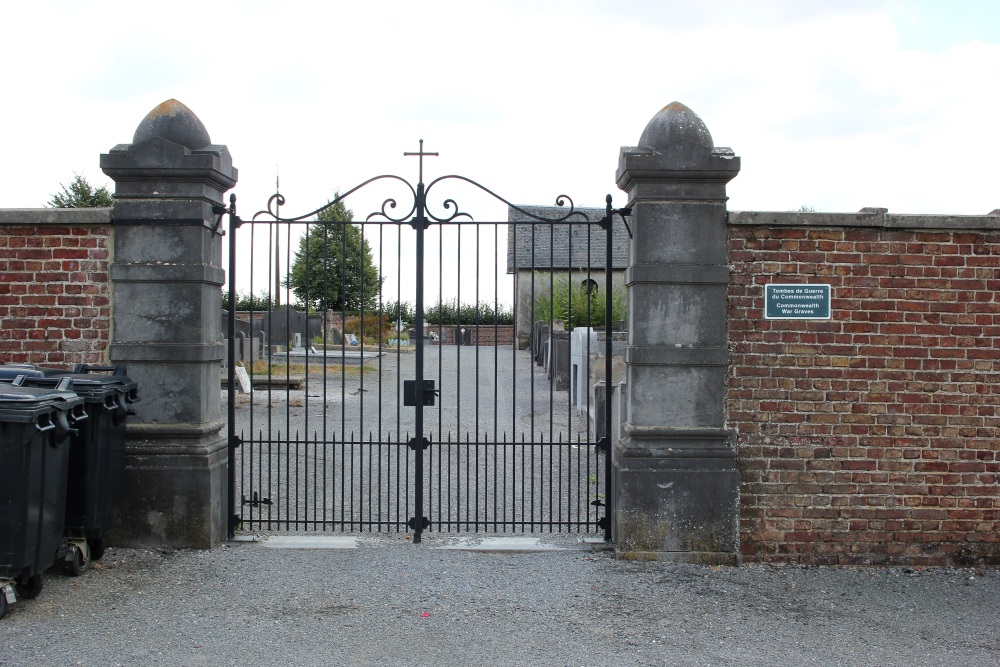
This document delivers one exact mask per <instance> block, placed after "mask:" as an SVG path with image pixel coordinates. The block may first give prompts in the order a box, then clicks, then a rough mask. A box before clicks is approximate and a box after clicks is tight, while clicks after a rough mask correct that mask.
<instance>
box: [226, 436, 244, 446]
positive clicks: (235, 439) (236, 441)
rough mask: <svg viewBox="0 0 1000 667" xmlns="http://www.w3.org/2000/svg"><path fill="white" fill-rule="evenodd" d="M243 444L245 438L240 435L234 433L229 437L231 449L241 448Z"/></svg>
mask: <svg viewBox="0 0 1000 667" xmlns="http://www.w3.org/2000/svg"><path fill="white" fill-rule="evenodd" d="M242 444H243V438H241V437H240V436H238V435H234V436H232V437H231V438H229V449H239V448H240V446H241V445H242Z"/></svg>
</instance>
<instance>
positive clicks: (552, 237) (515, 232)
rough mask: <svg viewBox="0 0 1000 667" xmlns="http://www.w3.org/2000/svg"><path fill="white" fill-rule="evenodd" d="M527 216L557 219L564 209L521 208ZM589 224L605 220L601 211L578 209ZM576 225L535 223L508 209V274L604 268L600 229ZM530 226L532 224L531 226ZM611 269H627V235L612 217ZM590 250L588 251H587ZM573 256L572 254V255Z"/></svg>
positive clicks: (602, 237)
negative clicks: (516, 270)
mask: <svg viewBox="0 0 1000 667" xmlns="http://www.w3.org/2000/svg"><path fill="white" fill-rule="evenodd" d="M520 208H522V209H524V210H525V211H527V212H528V213H532V214H534V215H537V216H540V217H543V218H560V217H562V216H564V215H566V211H567V209H566V207H560V206H521V207H520ZM576 210H577V211H579V212H580V213H583V214H584V215H586V216H587V219H588V220H590V221H592V222H597V221H599V220H600V219H601V218H603V217H604V209H603V208H578V209H576ZM576 220H577V222H573V223H572V224H567V223H548V222H537V221H534V220H533V218H531V217H530V216H528V215H525V214H524V213H522V212H521V211H518V210H517V209H514V208H511V207H508V209H507V221H508V222H509V223H512V224H509V225H508V226H507V273H514V270H515V267H516V268H517V269H537V270H551V269H580V268H586V267H587V266H589V267H590V268H592V269H603V268H604V255H605V245H604V244H605V238H606V237H605V235H604V230H603V229H601V228H600V227H599V226H597V225H596V224H595V225H588V224H585V223H584V222H583V221H582V220H580V219H579V218H576ZM532 223H533V224H532ZM612 230H613V239H612V245H611V268H613V269H625V268H626V267H627V266H628V232H627V231H626V230H625V225H623V224H622V222H621V219H620V218H619V217H618V216H615V222H614V225H613V226H612ZM588 250H589V252H588ZM571 253H572V254H571Z"/></svg>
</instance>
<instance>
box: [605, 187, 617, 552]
mask: <svg viewBox="0 0 1000 667" xmlns="http://www.w3.org/2000/svg"><path fill="white" fill-rule="evenodd" d="M606 201H607V216H608V228H607V229H606V230H605V233H606V235H607V239H606V242H605V249H604V252H605V254H604V437H605V442H606V443H607V448H606V449H605V450H604V518H605V526H604V539H605V540H607V541H608V542H610V541H611V511H612V501H611V388H612V383H611V351H612V349H613V348H612V333H611V328H612V324H611V317H612V313H611V275H612V274H611V260H612V252H613V250H614V248H613V245H612V241H613V239H614V234H612V229H613V228H614V221H615V219H614V212H613V211H612V209H611V195H608V197H607V200H606Z"/></svg>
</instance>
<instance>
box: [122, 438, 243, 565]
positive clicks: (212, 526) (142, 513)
mask: <svg viewBox="0 0 1000 667" xmlns="http://www.w3.org/2000/svg"><path fill="white" fill-rule="evenodd" d="M140 437H141V436H140ZM226 450H227V448H226V439H225V437H220V436H219V435H218V432H216V433H215V434H214V435H212V436H205V437H203V438H175V439H161V438H157V439H155V440H152V439H151V440H140V439H137V438H136V436H135V435H131V434H130V438H129V441H128V443H127V445H126V451H125V479H124V489H123V496H124V498H123V503H122V506H123V512H122V518H121V521H120V522H119V525H118V526H117V527H116V528H115V529H114V530H113V531H112V532H111V534H109V535H108V541H109V542H110V543H112V544H115V545H118V546H128V547H164V546H169V547H175V548H195V549H210V548H212V547H214V546H215V545H217V544H219V543H220V542H222V541H223V540H225V539H226V536H227V535H228V526H227V524H226V507H227V505H228V503H227V489H228V477H227V471H228V468H227V451H226Z"/></svg>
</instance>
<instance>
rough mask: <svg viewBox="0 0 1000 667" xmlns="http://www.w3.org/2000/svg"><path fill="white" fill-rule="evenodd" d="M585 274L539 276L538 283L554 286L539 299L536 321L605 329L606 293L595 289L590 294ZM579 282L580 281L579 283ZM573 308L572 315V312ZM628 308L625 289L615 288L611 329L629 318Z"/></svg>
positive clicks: (536, 299)
mask: <svg viewBox="0 0 1000 667" xmlns="http://www.w3.org/2000/svg"><path fill="white" fill-rule="evenodd" d="M581 275H586V274H581V273H577V274H575V275H573V274H570V275H566V274H559V275H554V276H550V275H549V274H544V273H536V274H535V284H536V285H542V286H543V287H551V293H542V294H540V295H537V296H536V297H535V303H534V307H533V309H532V310H533V312H534V315H535V319H536V320H538V321H540V322H547V323H549V324H551V323H552V321H553V320H555V321H562V322H565V323H566V326H568V327H604V326H605V322H604V316H605V313H604V308H605V299H606V297H607V292H606V291H601V290H591V291H589V292H588V290H587V288H586V286H584V284H583V282H584V280H586V278H582V279H580V277H581ZM578 279H579V280H578ZM571 281H572V282H571ZM571 308H572V312H570V309H571ZM627 311H628V306H627V300H626V293H625V288H624V287H622V286H613V287H612V289H611V326H612V327H615V326H617V324H618V322H619V321H622V320H625V319H627V318H628V312H627Z"/></svg>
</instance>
